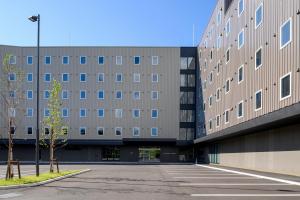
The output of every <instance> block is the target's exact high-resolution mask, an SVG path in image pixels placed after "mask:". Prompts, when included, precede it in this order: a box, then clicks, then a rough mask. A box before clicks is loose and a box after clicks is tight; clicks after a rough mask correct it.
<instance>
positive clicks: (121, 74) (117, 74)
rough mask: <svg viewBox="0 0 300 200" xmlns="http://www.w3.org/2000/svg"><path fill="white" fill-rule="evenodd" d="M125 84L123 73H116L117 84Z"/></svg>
mask: <svg viewBox="0 0 300 200" xmlns="http://www.w3.org/2000/svg"><path fill="white" fill-rule="evenodd" d="M119 75H120V76H121V80H120V81H118V76H119ZM122 82H123V73H116V77H115V83H122Z"/></svg>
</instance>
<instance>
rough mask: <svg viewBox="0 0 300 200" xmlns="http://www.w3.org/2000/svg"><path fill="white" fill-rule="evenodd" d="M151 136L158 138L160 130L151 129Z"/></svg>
mask: <svg viewBox="0 0 300 200" xmlns="http://www.w3.org/2000/svg"><path fill="white" fill-rule="evenodd" d="M151 136H153V137H155V136H158V128H156V127H152V128H151Z"/></svg>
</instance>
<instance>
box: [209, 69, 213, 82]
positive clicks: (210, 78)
mask: <svg viewBox="0 0 300 200" xmlns="http://www.w3.org/2000/svg"><path fill="white" fill-rule="evenodd" d="M212 82H213V72H210V73H209V83H210V84H212Z"/></svg>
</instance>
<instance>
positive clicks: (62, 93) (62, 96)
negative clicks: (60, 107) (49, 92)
mask: <svg viewBox="0 0 300 200" xmlns="http://www.w3.org/2000/svg"><path fill="white" fill-rule="evenodd" d="M64 92H67V98H64ZM61 99H63V100H66V99H69V91H68V90H62V91H61Z"/></svg>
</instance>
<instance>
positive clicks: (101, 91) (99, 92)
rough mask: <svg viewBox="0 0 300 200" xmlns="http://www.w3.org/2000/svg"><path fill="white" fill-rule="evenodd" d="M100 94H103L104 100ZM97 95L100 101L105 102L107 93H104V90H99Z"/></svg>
mask: <svg viewBox="0 0 300 200" xmlns="http://www.w3.org/2000/svg"><path fill="white" fill-rule="evenodd" d="M100 92H102V93H103V95H102V96H103V97H102V98H100ZM97 94H98V95H97V97H98V99H99V100H104V99H105V92H104V90H98V92H97Z"/></svg>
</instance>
